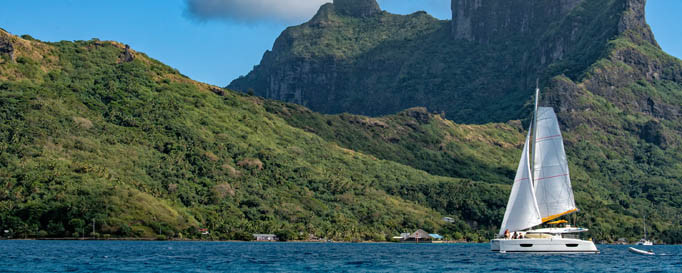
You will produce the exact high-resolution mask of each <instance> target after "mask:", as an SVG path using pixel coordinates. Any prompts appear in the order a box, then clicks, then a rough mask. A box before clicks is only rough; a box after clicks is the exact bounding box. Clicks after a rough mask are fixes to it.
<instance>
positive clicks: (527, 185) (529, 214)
mask: <svg viewBox="0 0 682 273" xmlns="http://www.w3.org/2000/svg"><path fill="white" fill-rule="evenodd" d="M529 141H530V130H529V133H528V136H527V137H526V143H525V144H524V145H523V155H522V156H521V160H520V161H519V167H518V168H517V170H516V177H515V178H514V185H513V186H512V190H511V194H510V195H509V201H508V202H507V210H506V211H505V212H504V220H502V227H501V228H500V235H503V234H504V231H505V230H509V231H510V232H514V231H518V230H523V229H527V228H531V227H533V226H536V225H539V224H541V223H542V220H541V217H540V212H539V211H538V205H537V203H536V201H535V192H534V189H533V184H532V183H531V176H530V165H529V161H528V160H529V159H528V149H529V146H530V144H529Z"/></svg>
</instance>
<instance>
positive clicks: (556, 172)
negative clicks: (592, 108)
mask: <svg viewBox="0 0 682 273" xmlns="http://www.w3.org/2000/svg"><path fill="white" fill-rule="evenodd" d="M539 95H540V89H539V88H536V90H535V110H534V114H533V122H532V123H531V128H530V129H529V130H528V135H527V136H526V142H525V144H524V146H523V154H522V155H521V160H520V161H519V167H518V169H517V170H516V177H515V178H514V185H513V186H512V190H511V194H510V195H509V201H508V203H507V210H506V211H505V213H504V220H503V221H502V227H501V228H500V232H499V234H498V237H497V238H496V239H493V240H491V242H490V244H491V249H492V251H499V252H502V253H505V252H553V253H599V250H597V247H596V246H595V245H594V243H593V242H592V241H586V240H581V239H579V238H578V235H577V234H578V233H581V232H585V231H587V229H585V228H578V227H571V226H570V225H565V226H564V227H554V228H542V229H535V230H530V228H533V227H535V226H538V225H541V224H543V223H547V222H550V221H552V220H555V219H557V218H559V217H561V216H564V215H567V214H570V213H574V212H576V211H578V208H577V207H576V205H575V200H574V198H573V189H572V188H571V179H570V176H569V171H568V162H567V160H566V152H565V151H564V143H563V138H562V136H561V131H560V130H559V122H558V121H557V117H556V114H555V113H554V109H552V108H551V107H538V96H539ZM531 170H533V171H531ZM563 223H567V221H565V220H561V221H554V222H550V224H563ZM511 234H514V235H511Z"/></svg>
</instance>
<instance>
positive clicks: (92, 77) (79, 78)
mask: <svg viewBox="0 0 682 273" xmlns="http://www.w3.org/2000/svg"><path fill="white" fill-rule="evenodd" d="M3 35H4V38H7V37H9V39H11V40H12V42H13V43H14V44H15V47H14V48H15V52H14V54H15V56H16V61H12V60H11V59H9V58H5V59H3V62H2V63H1V64H0V69H1V70H0V79H2V82H1V83H0V95H1V96H2V97H1V99H0V103H1V104H0V110H1V111H0V113H1V115H2V121H3V122H2V124H1V125H0V126H2V130H1V131H0V132H1V135H0V140H1V142H0V177H1V180H0V184H2V187H1V188H2V190H0V207H1V208H2V209H1V210H0V228H1V229H7V230H10V231H11V232H12V234H13V235H14V236H15V237H40V236H49V237H62V236H116V237H128V236H132V237H147V238H156V237H157V236H158V237H160V238H167V237H173V238H179V237H184V238H198V237H201V235H200V234H199V231H198V229H199V228H208V229H209V230H210V232H211V234H210V235H209V236H210V238H214V239H216V238H220V239H248V238H250V236H249V234H250V233H256V232H257V233H271V232H272V233H278V234H283V235H287V238H289V239H304V238H307V236H308V235H309V234H313V235H315V236H318V237H325V238H330V239H335V240H385V239H386V237H388V236H393V235H395V234H396V233H398V232H405V231H411V230H414V229H416V228H424V229H427V230H429V231H434V232H442V233H444V234H449V235H450V236H453V235H457V236H459V237H467V238H470V239H477V238H487V237H489V236H490V235H491V234H492V232H494V229H495V227H494V225H493V222H495V221H496V220H499V219H497V218H499V217H500V215H501V214H502V213H503V207H502V204H501V203H502V202H504V195H505V191H506V190H508V186H496V185H491V184H486V183H482V182H474V181H470V180H462V179H453V178H446V177H438V176H433V175H430V174H428V173H426V172H424V171H420V170H416V169H413V168H410V167H407V166H405V165H401V164H398V163H395V162H393V161H388V160H380V159H377V158H376V157H373V156H370V155H365V154H363V153H360V152H356V151H353V150H350V149H345V148H342V147H340V146H338V145H337V144H336V143H334V142H329V141H326V140H324V139H322V138H321V137H319V136H317V135H315V134H312V133H308V132H305V131H304V130H301V129H297V128H295V127H292V126H290V125H289V124H287V123H286V121H284V120H283V119H281V118H280V117H279V116H277V115H275V114H272V113H269V112H267V111H266V109H265V107H264V105H265V104H269V103H270V102H268V101H264V100H262V99H260V98H256V97H250V96H244V95H240V94H237V93H234V92H231V91H228V90H223V89H220V88H216V87H211V86H208V85H205V84H201V83H197V82H194V81H191V80H189V79H187V78H186V77H184V76H182V75H180V74H179V73H178V72H177V71H175V70H173V69H171V68H169V67H167V66H164V65H162V64H160V63H159V62H157V61H155V60H152V59H150V58H148V57H146V56H145V55H144V54H142V53H138V52H134V51H132V50H128V49H126V48H125V47H124V46H123V45H121V44H118V43H115V42H102V41H98V40H92V41H77V42H59V43H42V42H39V41H35V40H27V39H22V38H19V37H14V36H9V35H7V34H6V33H3ZM27 38H28V37H27ZM429 192H433V193H434V194H430V193H429ZM479 192H489V193H490V194H483V193H479ZM436 193H438V194H441V193H442V194H447V195H443V196H440V197H438V196H436V195H435V194H436ZM472 195H473V196H480V197H478V198H477V199H476V200H478V201H476V202H469V199H470V196H472ZM439 202H442V203H443V204H446V205H447V206H448V207H449V208H450V209H448V210H445V209H444V208H445V207H443V208H442V209H441V208H440V206H436V204H439V205H440V203H439ZM491 204H493V205H491ZM437 207H438V209H434V208H437ZM449 211H452V212H455V211H457V213H452V214H451V213H448V212H449ZM459 211H461V213H460V212H459ZM446 214H447V215H451V216H453V217H455V218H456V219H457V221H456V223H455V224H446V223H444V222H442V221H441V220H440V218H441V217H442V215H446ZM489 215H495V217H496V218H488V217H487V216H489ZM469 219H477V220H478V221H480V222H485V223H487V224H486V226H484V227H483V228H474V227H472V226H470V225H469V224H467V221H468V220H469ZM465 220H466V221H465ZM93 222H94V224H95V227H94V228H95V231H94V233H92V223H93ZM488 223H489V224H488Z"/></svg>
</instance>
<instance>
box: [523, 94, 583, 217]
mask: <svg viewBox="0 0 682 273" xmlns="http://www.w3.org/2000/svg"><path fill="white" fill-rule="evenodd" d="M536 118H537V120H536V125H535V137H536V139H535V145H534V146H535V152H534V156H535V158H534V164H533V168H534V174H533V180H534V185H535V199H537V205H538V209H539V210H540V216H541V217H542V222H547V221H551V220H553V219H556V218H558V217H561V216H562V215H565V214H569V213H572V212H575V211H577V210H578V209H577V208H576V206H575V200H574V199H573V189H571V178H570V175H569V172H568V161H567V160H566V152H565V151H564V141H563V138H562V137H561V131H560V130H559V122H558V120H557V117H556V114H554V109H552V108H551V107H539V108H538V110H537V115H536Z"/></svg>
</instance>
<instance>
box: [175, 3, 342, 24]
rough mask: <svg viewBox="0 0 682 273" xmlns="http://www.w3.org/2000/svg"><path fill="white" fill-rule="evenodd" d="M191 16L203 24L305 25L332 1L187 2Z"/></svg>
mask: <svg viewBox="0 0 682 273" xmlns="http://www.w3.org/2000/svg"><path fill="white" fill-rule="evenodd" d="M185 1H186V3H187V11H188V12H189V14H190V15H191V16H192V17H194V18H197V19H200V20H210V19H221V20H228V21H234V22H243V23H257V22H276V23H301V22H304V21H306V20H308V19H310V18H311V17H312V16H313V15H315V12H317V10H318V9H319V8H320V6H322V5H323V4H324V3H327V2H332V0H185Z"/></svg>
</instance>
